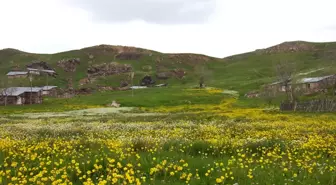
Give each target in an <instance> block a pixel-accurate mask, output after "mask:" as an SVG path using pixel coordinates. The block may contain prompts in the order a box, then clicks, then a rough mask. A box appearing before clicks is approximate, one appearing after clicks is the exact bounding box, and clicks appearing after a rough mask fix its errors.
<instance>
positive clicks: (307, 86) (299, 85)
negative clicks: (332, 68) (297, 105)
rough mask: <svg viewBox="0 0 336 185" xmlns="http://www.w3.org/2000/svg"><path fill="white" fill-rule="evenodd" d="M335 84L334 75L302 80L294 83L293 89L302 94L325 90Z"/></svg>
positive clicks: (335, 77)
mask: <svg viewBox="0 0 336 185" xmlns="http://www.w3.org/2000/svg"><path fill="white" fill-rule="evenodd" d="M335 84H336V75H328V76H321V77H313V78H302V79H300V80H298V81H297V82H296V83H295V86H296V87H295V89H296V90H298V91H302V92H304V93H314V92H318V91H322V90H326V89H328V88H330V87H332V86H334V85H335Z"/></svg>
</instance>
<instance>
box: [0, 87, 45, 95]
mask: <svg viewBox="0 0 336 185" xmlns="http://www.w3.org/2000/svg"><path fill="white" fill-rule="evenodd" d="M39 91H42V88H41V87H33V88H30V87H9V88H7V89H2V90H1V92H0V95H7V96H19V95H20V94H23V93H25V92H39Z"/></svg>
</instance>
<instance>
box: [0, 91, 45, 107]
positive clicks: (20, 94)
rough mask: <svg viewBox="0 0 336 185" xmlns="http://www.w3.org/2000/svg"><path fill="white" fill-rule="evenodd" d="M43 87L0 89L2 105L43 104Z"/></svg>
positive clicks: (0, 102)
mask: <svg viewBox="0 0 336 185" xmlns="http://www.w3.org/2000/svg"><path fill="white" fill-rule="evenodd" d="M41 103H42V88H40V87H9V88H6V89H2V90H0V105H24V104H41Z"/></svg>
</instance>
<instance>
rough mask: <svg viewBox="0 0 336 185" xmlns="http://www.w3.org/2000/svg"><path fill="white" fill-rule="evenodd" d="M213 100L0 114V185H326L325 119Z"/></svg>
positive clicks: (334, 171) (332, 135)
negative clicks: (151, 105)
mask: <svg viewBox="0 0 336 185" xmlns="http://www.w3.org/2000/svg"><path fill="white" fill-rule="evenodd" d="M185 93H186V94H188V93H190V94H191V95H194V94H195V93H199V92H195V90H190V91H186V92H185ZM219 93H221V91H218V90H216V89H212V90H208V94H217V97H220V98H221V99H220V101H218V103H212V104H211V103H209V102H207V101H205V100H203V99H205V98H203V99H202V97H200V98H198V99H197V100H198V102H200V103H202V104H200V103H199V104H195V103H193V100H192V99H189V100H188V101H190V102H191V103H188V102H187V101H184V100H183V101H182V100H181V102H182V103H180V104H177V105H173V103H170V102H169V103H170V104H169V106H168V105H167V106H155V107H150V106H148V107H142V108H134V109H133V108H127V107H125V108H120V109H113V108H110V109H109V108H101V109H87V110H81V111H70V112H63V113H60V112H48V113H36V112H35V113H25V114H22V113H20V114H12V115H9V114H6V115H3V116H1V117H0V184H4V185H5V184H6V185H7V184H12V185H14V184H32V185H33V184H45V185H48V184H53V185H55V184H74V185H75V184H76V185H77V184H78V185H80V184H86V185H88V184H153V185H154V184H157V185H158V184H167V185H168V184H169V185H170V184H172V185H174V184H204V185H213V184H230V185H250V184H259V185H262V184H265V185H268V184H282V185H283V184H287V185H291V184H292V185H294V184H304V185H308V184H311V185H315V184H321V185H335V184H336V116H335V115H333V114H302V113H295V114H293V113H280V112H278V111H277V110H275V109H262V108H239V107H237V106H235V103H237V102H236V101H237V99H236V98H235V97H232V98H229V97H226V98H224V99H222V98H223V97H222V96H220V95H218V94H219ZM183 96H185V97H187V96H186V95H183ZM181 99H182V98H181ZM154 100H155V99H154ZM154 100H152V101H154ZM161 100H162V99H161ZM127 101H129V100H127ZM167 102H168V99H167ZM216 102H217V101H216ZM144 105H146V104H145V103H144ZM90 108H91V107H90ZM13 109H14V108H13ZM76 109H77V108H76Z"/></svg>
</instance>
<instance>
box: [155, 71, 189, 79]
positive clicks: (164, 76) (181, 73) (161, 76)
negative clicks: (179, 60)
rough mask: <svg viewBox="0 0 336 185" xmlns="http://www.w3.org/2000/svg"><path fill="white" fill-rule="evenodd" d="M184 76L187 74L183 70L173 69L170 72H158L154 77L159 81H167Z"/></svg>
mask: <svg viewBox="0 0 336 185" xmlns="http://www.w3.org/2000/svg"><path fill="white" fill-rule="evenodd" d="M186 74H187V73H186V71H185V70H184V69H173V70H171V71H166V72H159V73H157V74H156V77H157V78H158V79H160V80H167V79H169V78H172V77H175V78H177V79H182V78H184V77H185V75H186Z"/></svg>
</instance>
